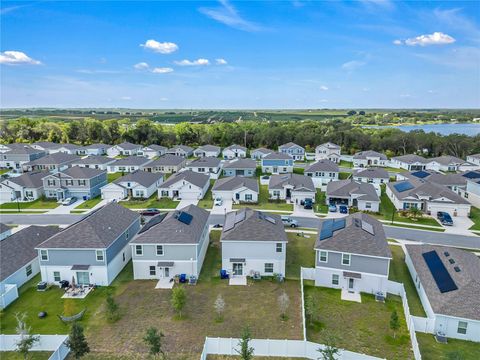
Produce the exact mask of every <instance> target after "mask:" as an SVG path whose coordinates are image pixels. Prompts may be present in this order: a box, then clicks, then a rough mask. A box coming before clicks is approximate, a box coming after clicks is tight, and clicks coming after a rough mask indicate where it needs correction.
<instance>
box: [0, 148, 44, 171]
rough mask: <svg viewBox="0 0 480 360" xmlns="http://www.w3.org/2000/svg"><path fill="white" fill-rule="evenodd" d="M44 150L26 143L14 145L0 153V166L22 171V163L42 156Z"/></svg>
mask: <svg viewBox="0 0 480 360" xmlns="http://www.w3.org/2000/svg"><path fill="white" fill-rule="evenodd" d="M46 154H47V153H46V152H45V151H44V150H39V149H34V148H32V147H30V146H27V145H22V146H15V147H13V148H12V149H11V150H8V151H6V152H4V153H2V154H1V155H0V159H1V161H0V167H2V168H9V169H15V170H17V171H19V172H21V171H23V165H25V164H28V163H30V162H31V161H34V160H37V159H40V158H42V157H44V156H45V155H46Z"/></svg>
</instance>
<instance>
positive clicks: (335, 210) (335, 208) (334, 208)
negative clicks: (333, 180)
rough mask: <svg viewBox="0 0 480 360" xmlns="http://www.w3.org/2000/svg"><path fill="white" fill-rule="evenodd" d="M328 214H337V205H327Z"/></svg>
mask: <svg viewBox="0 0 480 360" xmlns="http://www.w3.org/2000/svg"><path fill="white" fill-rule="evenodd" d="M328 212H337V205H335V204H330V205H328Z"/></svg>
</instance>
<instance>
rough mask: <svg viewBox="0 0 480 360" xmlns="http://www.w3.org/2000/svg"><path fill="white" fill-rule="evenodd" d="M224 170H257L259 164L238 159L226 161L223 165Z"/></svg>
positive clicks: (250, 160)
mask: <svg viewBox="0 0 480 360" xmlns="http://www.w3.org/2000/svg"><path fill="white" fill-rule="evenodd" d="M223 168H224V169H256V168H257V162H256V161H255V160H252V159H245V158H241V159H240V158H237V159H233V160H230V161H226V162H225V163H224V164H223Z"/></svg>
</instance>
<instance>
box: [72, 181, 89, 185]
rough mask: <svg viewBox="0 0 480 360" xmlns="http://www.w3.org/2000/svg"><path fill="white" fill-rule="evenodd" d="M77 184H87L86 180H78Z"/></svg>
mask: <svg viewBox="0 0 480 360" xmlns="http://www.w3.org/2000/svg"><path fill="white" fill-rule="evenodd" d="M72 185H73V181H72ZM78 185H80V186H85V185H87V180H78Z"/></svg>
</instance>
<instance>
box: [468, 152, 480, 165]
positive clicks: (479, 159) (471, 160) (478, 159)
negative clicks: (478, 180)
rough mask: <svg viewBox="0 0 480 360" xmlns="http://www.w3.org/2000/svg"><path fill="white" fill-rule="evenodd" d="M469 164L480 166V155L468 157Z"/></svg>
mask: <svg viewBox="0 0 480 360" xmlns="http://www.w3.org/2000/svg"><path fill="white" fill-rule="evenodd" d="M467 162H469V163H472V164H474V165H477V166H480V154H472V155H467Z"/></svg>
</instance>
